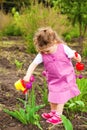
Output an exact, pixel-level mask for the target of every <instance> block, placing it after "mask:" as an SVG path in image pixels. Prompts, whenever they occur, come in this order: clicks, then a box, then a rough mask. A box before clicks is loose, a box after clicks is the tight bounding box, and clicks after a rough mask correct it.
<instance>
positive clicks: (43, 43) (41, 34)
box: [33, 27, 63, 51]
mask: <svg viewBox="0 0 87 130" xmlns="http://www.w3.org/2000/svg"><path fill="white" fill-rule="evenodd" d="M33 40H34V44H35V46H36V49H37V50H38V51H41V50H43V49H45V48H47V47H50V46H52V45H54V44H58V43H63V41H62V40H61V39H60V38H59V37H58V35H57V33H56V32H55V31H54V30H53V29H52V28H51V27H43V28H39V29H38V30H37V32H36V34H35V36H34V39H33Z"/></svg>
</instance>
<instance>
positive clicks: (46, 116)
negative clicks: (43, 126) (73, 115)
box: [41, 111, 55, 119]
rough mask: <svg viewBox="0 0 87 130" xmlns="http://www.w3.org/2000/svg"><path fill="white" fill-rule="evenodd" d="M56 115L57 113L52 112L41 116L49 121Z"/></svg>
mask: <svg viewBox="0 0 87 130" xmlns="http://www.w3.org/2000/svg"><path fill="white" fill-rule="evenodd" d="M54 114H55V111H51V112H50V113H43V114H42V115H41V116H42V117H43V118H44V119H49V118H51V117H53V116H54Z"/></svg>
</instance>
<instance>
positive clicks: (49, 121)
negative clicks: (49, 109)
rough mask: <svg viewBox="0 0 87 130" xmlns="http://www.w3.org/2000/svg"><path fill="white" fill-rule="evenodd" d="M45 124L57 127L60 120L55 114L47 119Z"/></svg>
mask: <svg viewBox="0 0 87 130" xmlns="http://www.w3.org/2000/svg"><path fill="white" fill-rule="evenodd" d="M46 122H48V123H51V124H53V125H58V124H61V123H62V119H61V117H60V116H58V115H56V114H55V115H54V116H53V117H51V118H49V119H47V120H46Z"/></svg>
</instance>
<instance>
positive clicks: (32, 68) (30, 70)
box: [23, 62, 37, 82]
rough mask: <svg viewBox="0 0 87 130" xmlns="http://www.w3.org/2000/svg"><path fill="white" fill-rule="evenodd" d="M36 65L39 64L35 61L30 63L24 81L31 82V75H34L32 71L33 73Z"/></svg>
mask: <svg viewBox="0 0 87 130" xmlns="http://www.w3.org/2000/svg"><path fill="white" fill-rule="evenodd" d="M36 67H37V64H35V63H34V62H32V63H31V64H30V65H29V67H28V70H27V72H26V75H25V76H24V78H23V80H24V81H26V82H29V80H30V77H31V75H32V73H33V71H34V70H35V68H36Z"/></svg>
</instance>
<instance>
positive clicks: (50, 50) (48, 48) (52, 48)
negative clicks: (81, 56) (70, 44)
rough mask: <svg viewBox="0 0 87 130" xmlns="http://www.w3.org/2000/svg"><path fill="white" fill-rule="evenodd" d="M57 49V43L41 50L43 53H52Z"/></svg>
mask: <svg viewBox="0 0 87 130" xmlns="http://www.w3.org/2000/svg"><path fill="white" fill-rule="evenodd" d="M56 49H57V44H54V45H52V46H50V47H47V48H46V49H43V50H42V51H41V53H44V54H51V53H54V52H56Z"/></svg>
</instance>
